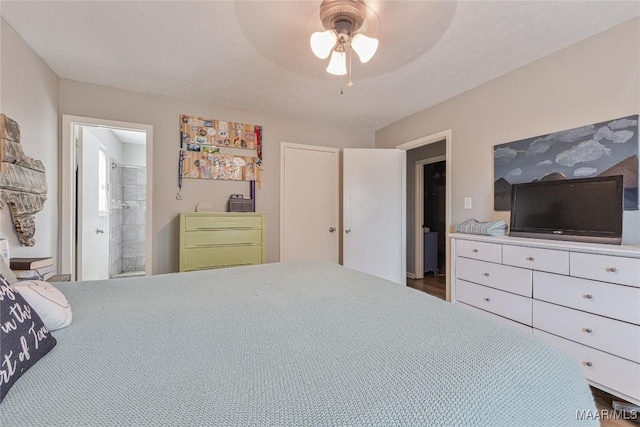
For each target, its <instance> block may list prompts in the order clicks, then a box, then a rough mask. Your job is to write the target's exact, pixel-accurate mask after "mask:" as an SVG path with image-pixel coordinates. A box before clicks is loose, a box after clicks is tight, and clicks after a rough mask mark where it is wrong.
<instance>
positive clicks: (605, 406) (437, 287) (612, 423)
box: [407, 273, 638, 427]
mask: <svg viewBox="0 0 640 427" xmlns="http://www.w3.org/2000/svg"><path fill="white" fill-rule="evenodd" d="M407 286H409V287H410V288H414V289H417V290H419V291H422V292H425V293H427V294H429V295H433V296H435V297H438V298H440V299H442V300H444V299H446V295H447V289H446V287H447V280H446V276H445V275H444V274H432V273H430V274H427V275H425V277H424V279H409V278H407ZM591 391H592V393H593V397H594V400H595V402H596V407H597V408H598V411H599V413H600V415H601V418H600V427H633V426H635V427H638V424H636V423H634V422H632V421H628V420H623V419H615V418H616V416H615V415H614V413H613V408H612V406H611V401H612V400H621V399H619V398H616V397H615V396H614V397H612V396H611V395H609V394H608V393H605V392H603V391H601V390H598V389H596V388H593V387H592V388H591ZM618 418H620V416H619V415H618Z"/></svg>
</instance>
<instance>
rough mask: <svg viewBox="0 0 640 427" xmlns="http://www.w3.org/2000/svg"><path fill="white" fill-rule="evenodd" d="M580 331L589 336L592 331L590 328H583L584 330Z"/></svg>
mask: <svg viewBox="0 0 640 427" xmlns="http://www.w3.org/2000/svg"><path fill="white" fill-rule="evenodd" d="M582 330H583V331H584V332H586V333H588V334H590V333H592V332H593V329H591V328H584V329H582Z"/></svg>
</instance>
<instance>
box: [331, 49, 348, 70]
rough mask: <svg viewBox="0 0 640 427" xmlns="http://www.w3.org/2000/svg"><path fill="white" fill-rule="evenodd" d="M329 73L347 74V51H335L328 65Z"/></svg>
mask: <svg viewBox="0 0 640 427" xmlns="http://www.w3.org/2000/svg"><path fill="white" fill-rule="evenodd" d="M327 73H329V74H333V75H336V76H344V75H345V74H347V55H346V53H345V52H338V51H336V50H334V51H333V53H332V54H331V60H330V61H329V66H328V67H327Z"/></svg>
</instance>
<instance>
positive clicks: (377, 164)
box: [343, 149, 407, 284]
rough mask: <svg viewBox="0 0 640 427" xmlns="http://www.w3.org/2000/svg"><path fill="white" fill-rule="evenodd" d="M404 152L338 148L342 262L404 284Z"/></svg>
mask: <svg viewBox="0 0 640 427" xmlns="http://www.w3.org/2000/svg"><path fill="white" fill-rule="evenodd" d="M405 169H406V152H405V151H403V150H395V149H389V150H388V149H345V150H344V151H343V197H344V200H343V206H344V211H343V213H344V233H345V234H344V242H343V261H344V262H343V264H344V265H345V267H349V268H353V269H355V270H359V271H362V272H365V273H369V274H372V275H374V276H378V277H382V278H385V279H388V280H391V281H393V282H396V283H400V284H406V269H407V264H406V246H405V245H406V243H405V242H406V227H405V223H406V214H405V212H406V174H405Z"/></svg>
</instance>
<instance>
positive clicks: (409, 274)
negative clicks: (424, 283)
mask: <svg viewBox="0 0 640 427" xmlns="http://www.w3.org/2000/svg"><path fill="white" fill-rule="evenodd" d="M407 278H408V279H415V278H416V275H415V274H413V273H410V272H408V271H407Z"/></svg>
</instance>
